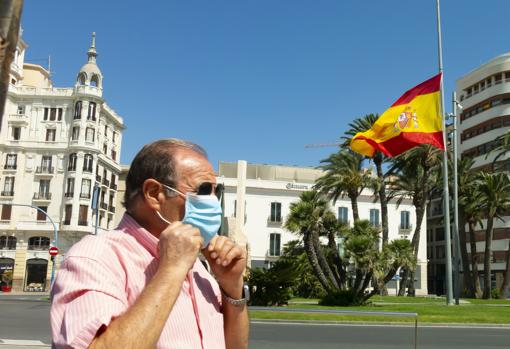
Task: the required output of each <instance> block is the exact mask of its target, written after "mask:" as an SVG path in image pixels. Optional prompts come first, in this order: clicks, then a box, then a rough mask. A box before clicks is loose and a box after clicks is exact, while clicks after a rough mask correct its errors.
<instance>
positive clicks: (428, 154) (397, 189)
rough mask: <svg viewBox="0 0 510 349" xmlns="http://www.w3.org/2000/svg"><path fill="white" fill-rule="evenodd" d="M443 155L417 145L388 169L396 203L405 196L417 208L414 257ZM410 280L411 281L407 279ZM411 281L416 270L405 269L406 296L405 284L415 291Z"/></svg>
mask: <svg viewBox="0 0 510 349" xmlns="http://www.w3.org/2000/svg"><path fill="white" fill-rule="evenodd" d="M441 155H442V151H441V150H439V149H438V148H435V147H433V146H430V145H422V146H419V147H415V148H412V149H410V150H408V151H406V152H405V153H402V154H401V155H399V156H397V157H395V158H393V159H392V163H393V166H392V168H391V169H390V170H389V172H390V173H392V174H393V178H392V180H391V181H390V184H389V185H390V188H391V189H390V191H389V193H388V197H389V198H393V197H397V198H398V199H397V204H400V203H401V202H402V201H403V200H404V199H405V198H411V200H412V202H413V206H414V207H415V210H416V222H415V228H414V234H413V238H412V242H411V244H412V246H413V251H414V255H415V257H417V256H418V250H419V247H420V246H419V245H420V234H421V225H422V222H423V217H424V216H425V211H426V207H427V203H428V200H429V199H430V196H431V194H432V191H433V190H434V188H435V186H436V184H437V182H438V178H439V173H440V168H441ZM409 279H410V280H411V281H410V282H408V281H409ZM412 280H414V271H410V270H407V269H405V270H404V277H403V280H402V283H401V287H400V290H399V295H401V296H403V295H404V293H405V288H406V286H408V287H409V294H411V295H412V294H414V282H413V281H412ZM407 284H409V285H407Z"/></svg>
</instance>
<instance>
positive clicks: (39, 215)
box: [37, 206, 48, 221]
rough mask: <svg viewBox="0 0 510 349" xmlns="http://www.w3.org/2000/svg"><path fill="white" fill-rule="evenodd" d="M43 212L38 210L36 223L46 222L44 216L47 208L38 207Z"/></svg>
mask: <svg viewBox="0 0 510 349" xmlns="http://www.w3.org/2000/svg"><path fill="white" fill-rule="evenodd" d="M38 207H39V208H40V209H41V210H42V211H43V212H41V211H40V210H37V220H38V221H45V220H46V214H45V212H48V206H38Z"/></svg>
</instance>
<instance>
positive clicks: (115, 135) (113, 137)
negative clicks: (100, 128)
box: [112, 132, 117, 143]
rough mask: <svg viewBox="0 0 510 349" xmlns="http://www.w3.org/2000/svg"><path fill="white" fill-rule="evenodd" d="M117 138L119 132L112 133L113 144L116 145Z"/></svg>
mask: <svg viewBox="0 0 510 349" xmlns="http://www.w3.org/2000/svg"><path fill="white" fill-rule="evenodd" d="M115 138H117V132H112V142H113V143H115Z"/></svg>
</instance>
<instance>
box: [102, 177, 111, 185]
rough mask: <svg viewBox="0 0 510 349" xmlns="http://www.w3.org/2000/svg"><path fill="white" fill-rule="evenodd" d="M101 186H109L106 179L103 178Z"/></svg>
mask: <svg viewBox="0 0 510 349" xmlns="http://www.w3.org/2000/svg"><path fill="white" fill-rule="evenodd" d="M103 185H104V186H107V187H109V186H110V181H109V180H107V179H106V178H103Z"/></svg>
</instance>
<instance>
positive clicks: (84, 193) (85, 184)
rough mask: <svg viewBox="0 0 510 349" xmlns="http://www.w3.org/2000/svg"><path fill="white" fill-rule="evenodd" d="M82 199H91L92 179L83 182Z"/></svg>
mask: <svg viewBox="0 0 510 349" xmlns="http://www.w3.org/2000/svg"><path fill="white" fill-rule="evenodd" d="M80 198H83V199H90V179H82V180H81V193H80Z"/></svg>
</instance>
